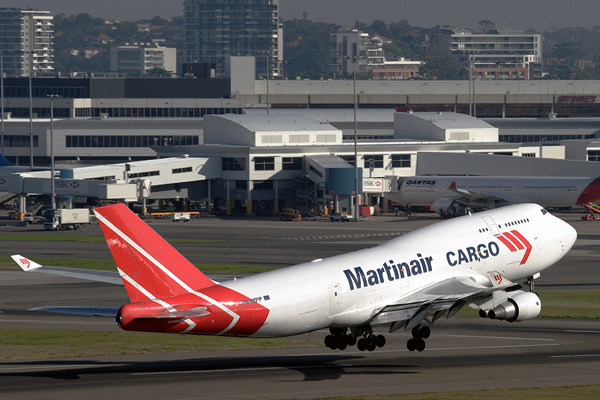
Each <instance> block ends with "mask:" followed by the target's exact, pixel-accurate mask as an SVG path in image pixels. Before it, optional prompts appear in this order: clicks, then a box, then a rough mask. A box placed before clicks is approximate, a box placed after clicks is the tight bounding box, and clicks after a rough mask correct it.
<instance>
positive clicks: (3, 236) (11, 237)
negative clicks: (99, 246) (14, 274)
mask: <svg viewBox="0 0 600 400" xmlns="http://www.w3.org/2000/svg"><path fill="white" fill-rule="evenodd" d="M0 240H3V241H13V242H88V243H89V242H94V243H105V242H106V240H105V239H104V236H84V235H59V234H56V235H53V234H52V232H50V233H48V234H47V235H43V234H31V233H0ZM165 240H167V242H169V243H235V242H234V241H231V240H200V239H165Z"/></svg>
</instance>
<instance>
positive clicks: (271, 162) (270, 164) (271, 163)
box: [254, 157, 275, 171]
mask: <svg viewBox="0 0 600 400" xmlns="http://www.w3.org/2000/svg"><path fill="white" fill-rule="evenodd" d="M254 170H255V171H274V170H275V158H274V157H254Z"/></svg>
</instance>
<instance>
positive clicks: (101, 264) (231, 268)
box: [0, 256, 282, 274]
mask: <svg viewBox="0 0 600 400" xmlns="http://www.w3.org/2000/svg"><path fill="white" fill-rule="evenodd" d="M33 261H35V262H37V263H38V264H41V265H51V266H54V267H67V268H82V269H91V270H101V271H116V270H117V267H116V266H115V262H114V261H113V260H112V259H97V258H55V257H35V258H34V259H33ZM194 266H195V267H196V268H198V269H199V270H200V271H202V272H204V273H206V274H258V273H261V272H266V271H272V270H275V269H279V268H282V267H281V266H272V265H266V266H265V265H245V264H218V263H214V264H211V263H195V264H194ZM0 269H13V270H19V269H20V268H19V267H18V266H17V264H16V263H15V262H14V261H13V260H12V258H10V257H8V256H3V257H0Z"/></svg>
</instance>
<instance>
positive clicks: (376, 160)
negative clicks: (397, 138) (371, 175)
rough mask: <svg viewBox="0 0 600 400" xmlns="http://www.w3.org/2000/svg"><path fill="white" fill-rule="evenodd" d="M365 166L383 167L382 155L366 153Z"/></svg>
mask: <svg viewBox="0 0 600 400" xmlns="http://www.w3.org/2000/svg"><path fill="white" fill-rule="evenodd" d="M364 159H365V168H383V156H382V155H370V154H365V156H364Z"/></svg>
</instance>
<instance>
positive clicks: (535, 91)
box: [0, 57, 600, 212]
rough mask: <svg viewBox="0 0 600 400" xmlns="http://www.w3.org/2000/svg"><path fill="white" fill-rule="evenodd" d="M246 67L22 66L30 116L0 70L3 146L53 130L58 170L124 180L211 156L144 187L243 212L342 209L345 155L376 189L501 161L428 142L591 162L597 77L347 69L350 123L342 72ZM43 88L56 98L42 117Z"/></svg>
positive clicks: (577, 166) (235, 61)
mask: <svg viewBox="0 0 600 400" xmlns="http://www.w3.org/2000/svg"><path fill="white" fill-rule="evenodd" d="M252 65H253V62H252V60H249V58H248V57H231V60H230V68H231V70H232V71H234V70H235V71H237V70H239V73H238V72H236V73H233V72H232V73H231V76H230V78H223V79H213V78H191V79H190V78H188V79H183V78H182V79H169V78H118V77H69V78H34V79H33V80H32V83H33V88H32V89H33V90H32V97H33V98H32V113H31V115H33V117H34V118H32V119H31V121H30V119H29V115H30V111H29V98H28V92H29V90H28V89H29V88H28V82H27V79H24V78H6V79H5V80H4V84H5V85H4V94H5V97H4V110H5V114H4V116H5V118H3V120H2V126H3V133H4V134H3V135H2V136H3V139H4V140H3V141H2V142H3V143H2V144H3V146H2V148H3V154H4V155H5V156H6V158H7V159H8V160H9V161H11V162H13V163H15V164H17V165H21V166H27V165H29V163H30V161H31V160H30V154H32V153H33V157H34V158H33V164H34V169H35V168H41V169H47V168H48V167H49V165H50V155H51V147H52V146H51V138H53V141H52V142H53V143H54V146H53V147H54V156H55V160H56V165H57V168H58V169H60V170H72V171H76V170H77V168H83V167H86V166H90V165H110V164H118V165H121V167H119V168H121V169H123V170H124V169H125V165H127V164H128V165H130V167H134V166H137V167H140V168H141V170H140V171H139V172H136V173H137V174H142V175H137V176H135V177H134V178H133V179H142V178H144V179H147V180H151V181H152V180H154V181H156V179H158V178H152V176H157V175H143V174H146V173H147V174H150V173H155V170H151V168H152V165H151V164H152V162H151V161H145V160H153V159H156V158H157V157H160V158H161V159H165V158H169V157H176V158H181V157H182V156H183V155H187V156H188V157H189V159H203V158H206V159H209V158H210V159H215V158H216V159H218V160H219V161H218V162H217V164H218V165H220V169H219V171H220V172H218V173H215V172H214V171H212V170H211V171H210V173H207V174H205V175H203V176H210V178H202V179H188V178H185V179H181V180H178V181H177V182H176V184H177V187H175V183H170V184H169V183H168V182H167V181H162V180H161V182H160V184H159V185H153V186H152V190H151V191H150V193H149V195H148V196H149V197H148V198H161V199H167V198H173V197H168V196H174V197H175V198H177V197H179V198H180V199H184V198H186V199H200V200H202V201H207V202H208V203H209V204H210V203H211V200H210V199H214V204H215V205H216V206H217V207H221V208H225V207H226V206H225V205H224V204H226V203H227V204H229V206H227V208H228V209H231V210H235V209H243V210H245V211H249V210H252V212H254V211H255V210H266V211H268V210H271V211H272V210H278V209H281V208H282V207H299V208H303V209H308V208H312V207H323V206H326V205H331V203H332V202H338V203H336V206H338V208H339V209H344V208H347V207H348V206H349V205H348V204H346V203H345V201H346V200H344V198H343V196H348V195H350V194H351V193H347V192H348V191H350V192H352V191H353V190H351V189H349V188H350V185H347V186H344V185H342V186H343V187H335V184H334V182H335V181H338V180H339V181H341V182H345V179H350V178H349V177H350V175H353V173H352V174H351V173H350V172H349V171H343V170H345V169H346V170H353V166H354V165H355V164H356V161H358V167H359V168H360V169H361V173H362V177H363V178H364V179H368V178H370V179H387V180H385V181H381V182H380V183H381V184H382V185H388V186H389V187H390V188H391V189H389V190H393V177H402V176H411V175H415V174H419V173H427V174H449V173H456V174H472V175H478V174H483V175H485V174H490V175H492V174H496V175H497V174H498V171H499V170H500V169H499V168H498V167H496V168H492V167H490V168H487V167H486V168H483V169H482V168H479V167H478V166H476V165H474V164H471V165H469V163H465V162H463V161H461V160H459V159H458V158H456V157H455V158H453V160H454V161H448V159H446V158H444V160H445V163H446V164H441V163H440V162H438V161H437V160H441V159H442V157H430V156H429V155H430V154H452V155H455V156H457V157H458V156H459V155H461V156H465V157H468V156H474V155H478V156H484V157H487V158H486V160H487V159H489V160H492V161H493V162H494V163H495V164H496V165H497V166H500V165H503V166H504V167H505V168H508V166H510V165H512V164H517V163H521V162H525V163H527V162H529V161H532V160H534V161H535V162H537V164H536V165H535V166H534V165H533V164H531V165H529V164H527V165H525V164H523V165H522V169H521V170H520V172H519V173H521V174H523V175H549V174H550V172H549V171H554V172H552V173H553V174H555V175H561V174H570V175H567V176H590V174H592V173H593V172H594V171H595V168H596V166H597V165H600V164H597V163H596V161H598V160H599V159H600V140H599V139H597V137H598V132H599V130H600V98H599V97H598V95H599V94H600V81H476V82H475V90H474V92H471V93H470V91H469V82H468V81H402V82H397V81H357V82H356V97H357V100H358V109H357V113H356V120H357V123H356V125H355V124H354V110H353V105H354V102H353V99H354V86H353V82H352V81H345V80H336V81H327V80H317V81H308V80H269V81H267V80H261V79H259V80H256V79H254V71H253V67H252ZM248 70H249V72H248ZM244 71H245V72H244ZM50 94H53V95H60V96H61V97H60V98H55V99H53V116H54V119H53V120H52V121H51V120H50V118H49V117H50V99H49V98H48V95H50ZM267 104H269V107H268V108H267ZM469 109H471V111H472V114H473V115H472V116H469V115H468V114H469ZM397 110H400V112H398V111H397ZM355 126H356V131H355ZM355 132H356V138H357V144H358V145H357V154H358V160H357V159H356V157H355V156H354V138H355ZM515 156H516V157H515ZM526 159H528V160H529V161H525V160H526ZM478 160H480V159H478ZM507 160H509V161H507ZM517 160H518V161H517ZM448 162H452V163H453V164H452V165H447V163H448ZM486 162H487V161H486ZM540 162H541V163H546V162H548V163H550V164H552V163H556V162H563V163H567V164H569V166H568V168H562V169H561V168H556V169H553V168H554V167H553V166H551V165H550V164H548V163H546V164H544V166H543V167H540V165H541V164H539V163H540ZM138 163H142V164H138ZM145 163H147V164H145ZM573 163H574V164H573ZM211 165H214V163H212V164H211ZM332 165H334V166H335V167H334V168H330V167H328V166H332ZM459 165H460V166H461V167H460V168H458V166H459ZM553 165H554V164H553ZM455 166H457V168H453V167H455ZM190 167H193V166H183V165H179V164H178V165H176V166H173V168H171V167H169V166H166V167H165V168H166V169H169V168H171V169H172V170H178V171H179V170H180V169H181V168H183V169H184V170H186V169H187V168H190ZM194 168H195V167H194ZM146 169H147V170H146ZM315 171H317V172H318V173H317V172H315ZM331 171H334V172H331ZM451 171H452V172H451ZM171 172H172V171H171ZM186 172H189V171H187V170H186ZM33 173H34V174H38V173H39V174H44V173H45V172H33ZM319 174H321V175H322V176H319ZM330 174H333V175H330ZM336 174H338V175H336ZM75 175H76V174H75V173H73V174H72V175H71V177H74V176H75ZM175 175H176V173H171V174H170V176H175ZM124 176H125V175H123V173H122V172H121V173H120V174H116V175H115V176H114V177H113V174H104V175H102V173H99V175H97V176H93V177H92V176H87V177H86V178H82V179H95V180H105V181H107V182H108V181H111V180H115V181H119V180H123V177H124ZM178 176H179V177H181V176H182V175H178ZM186 176H187V175H186ZM130 178H131V177H127V176H126V177H125V179H124V180H128V179H130ZM330 178H331V179H330ZM334 178H335V179H334ZM65 179H70V178H67V177H66V178H65ZM73 179H75V178H73ZM169 185H170V186H169ZM331 185H333V186H331ZM330 186H331V187H330ZM21 187H22V186H21ZM176 189H179V191H177V190H176ZM0 190H5V189H2V187H0ZM30 193H34V192H30ZM37 193H45V192H44V191H43V190H41V191H39V192H37ZM382 195H383V193H380V194H370V195H369V196H370V198H369V199H366V198H365V200H364V201H365V202H380V201H381V200H379V199H380V197H381V196H382ZM335 196H337V197H335ZM128 198H129V199H131V195H128Z"/></svg>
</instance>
